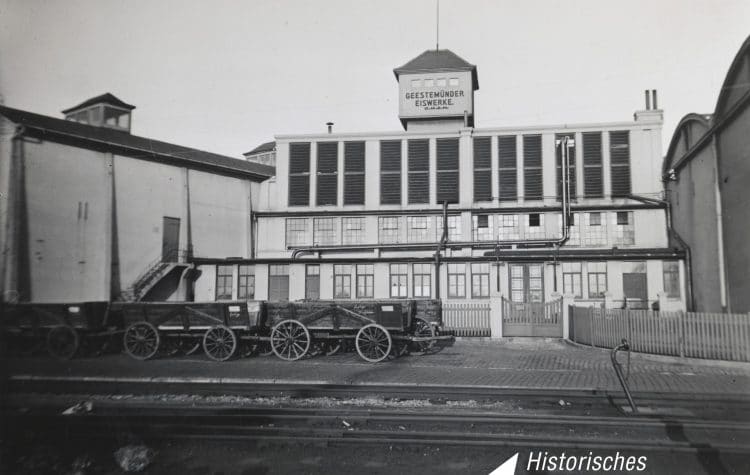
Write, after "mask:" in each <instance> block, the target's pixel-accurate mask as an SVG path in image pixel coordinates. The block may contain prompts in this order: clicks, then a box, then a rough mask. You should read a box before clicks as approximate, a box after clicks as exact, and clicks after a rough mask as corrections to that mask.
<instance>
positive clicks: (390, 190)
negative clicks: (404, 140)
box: [380, 140, 401, 205]
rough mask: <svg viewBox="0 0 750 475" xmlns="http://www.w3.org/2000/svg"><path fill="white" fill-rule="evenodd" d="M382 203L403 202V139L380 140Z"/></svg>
mask: <svg viewBox="0 0 750 475" xmlns="http://www.w3.org/2000/svg"><path fill="white" fill-rule="evenodd" d="M380 204H382V205H400V204H401V141H400V140H384V141H382V142H380Z"/></svg>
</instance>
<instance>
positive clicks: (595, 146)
mask: <svg viewBox="0 0 750 475" xmlns="http://www.w3.org/2000/svg"><path fill="white" fill-rule="evenodd" d="M582 136H583V196H584V197H586V198H601V197H603V196H604V186H603V184H602V183H603V180H602V134H601V132H584V133H583V134H582Z"/></svg>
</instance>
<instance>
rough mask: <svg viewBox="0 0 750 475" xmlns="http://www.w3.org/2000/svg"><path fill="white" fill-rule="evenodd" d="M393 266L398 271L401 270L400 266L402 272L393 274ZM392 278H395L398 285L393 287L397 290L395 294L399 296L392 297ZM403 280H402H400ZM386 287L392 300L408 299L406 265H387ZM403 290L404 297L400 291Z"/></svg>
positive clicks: (407, 268)
mask: <svg viewBox="0 0 750 475" xmlns="http://www.w3.org/2000/svg"><path fill="white" fill-rule="evenodd" d="M394 266H395V267H397V268H398V270H400V269H401V266H403V270H404V272H403V273H402V272H394V271H393V269H394ZM394 277H396V278H397V281H398V285H397V286H395V288H397V289H399V290H398V291H397V294H399V295H393V289H394V285H393V283H394ZM402 278H403V280H402ZM388 284H389V285H388V287H389V294H390V296H391V298H392V299H405V298H408V297H409V265H408V264H389V266H388ZM402 288H403V289H404V295H400V294H401V289H402Z"/></svg>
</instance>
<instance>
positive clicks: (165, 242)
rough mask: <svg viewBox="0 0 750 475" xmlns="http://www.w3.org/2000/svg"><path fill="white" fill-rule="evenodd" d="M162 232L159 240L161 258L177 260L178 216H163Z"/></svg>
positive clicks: (165, 260)
mask: <svg viewBox="0 0 750 475" xmlns="http://www.w3.org/2000/svg"><path fill="white" fill-rule="evenodd" d="M162 230H163V234H162V241H161V260H162V261H163V262H177V261H178V249H179V248H180V218H169V217H167V216H164V225H163V226H162Z"/></svg>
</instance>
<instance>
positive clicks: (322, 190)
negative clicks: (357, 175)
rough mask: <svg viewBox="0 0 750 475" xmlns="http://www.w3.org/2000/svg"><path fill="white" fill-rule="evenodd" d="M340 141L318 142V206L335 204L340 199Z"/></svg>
mask: <svg viewBox="0 0 750 475" xmlns="http://www.w3.org/2000/svg"><path fill="white" fill-rule="evenodd" d="M338 155H339V144H338V142H318V176H317V180H318V186H317V188H316V195H317V204H318V206H325V205H335V204H336V202H337V200H338V188H337V187H338V167H339V157H338Z"/></svg>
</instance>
